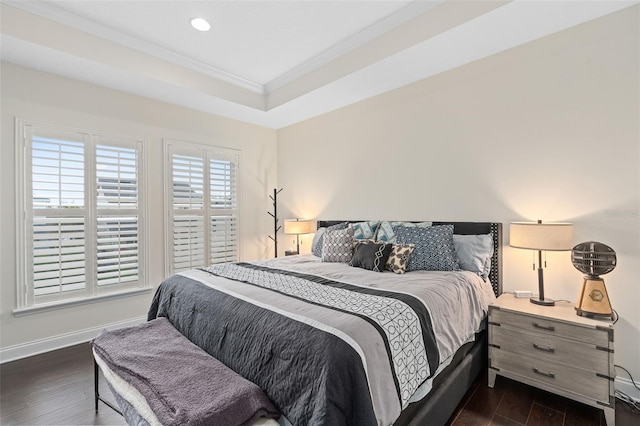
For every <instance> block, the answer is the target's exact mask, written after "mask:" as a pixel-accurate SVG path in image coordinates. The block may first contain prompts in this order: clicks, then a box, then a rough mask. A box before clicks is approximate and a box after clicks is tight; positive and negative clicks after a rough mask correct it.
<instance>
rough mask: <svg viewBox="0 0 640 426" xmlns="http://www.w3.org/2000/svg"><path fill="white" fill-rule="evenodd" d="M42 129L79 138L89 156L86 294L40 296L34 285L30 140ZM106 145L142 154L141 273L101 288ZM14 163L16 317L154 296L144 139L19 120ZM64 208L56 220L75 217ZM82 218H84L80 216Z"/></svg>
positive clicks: (34, 215) (86, 173) (139, 158)
mask: <svg viewBox="0 0 640 426" xmlns="http://www.w3.org/2000/svg"><path fill="white" fill-rule="evenodd" d="M37 127H41V128H44V129H46V131H47V132H50V134H53V133H55V132H60V133H68V134H76V136H78V137H79V139H80V138H81V139H82V144H83V150H84V160H83V167H84V176H83V184H84V205H83V208H82V209H81V210H82V214H78V217H82V218H83V220H84V227H85V229H84V253H85V259H86V260H85V272H84V288H83V289H79V290H74V291H69V292H63V293H56V294H52V295H41V296H36V295H35V294H34V293H35V283H34V280H33V263H34V261H33V223H34V219H36V218H37V217H42V216H41V215H38V213H42V212H38V211H37V210H40V209H37V208H34V206H33V185H32V180H33V170H32V165H33V157H32V151H31V149H32V145H31V135H32V132H33V130H34V128H37ZM99 145H107V146H112V147H125V146H126V147H127V148H131V147H135V151H136V153H137V166H136V174H137V179H138V181H139V182H137V197H138V201H137V208H136V209H134V210H135V212H136V213H137V232H138V234H137V237H138V238H137V247H138V257H137V271H138V279H137V280H136V281H134V282H130V283H119V284H115V285H107V286H104V287H102V286H99V285H98V280H97V274H98V258H97V252H98V249H97V240H98V211H99V209H98V206H97V200H98V192H97V187H98V184H97V181H96V180H97V175H98V171H97V166H96V158H95V157H96V152H97V150H96V147H97V146H99ZM15 147H16V152H15V160H16V173H15V176H16V182H15V184H16V192H15V194H16V196H15V197H16V263H17V269H16V278H17V279H16V309H15V310H14V311H13V313H14V314H15V315H20V314H26V313H30V312H39V311H43V310H47V309H49V308H58V307H61V306H64V305H73V304H83V303H88V302H92V301H96V300H102V299H111V298H114V297H120V296H123V295H127V294H137V293H140V292H147V291H149V290H150V289H151V288H150V285H149V274H148V265H149V261H148V247H149V244H148V234H149V233H148V219H147V216H146V212H147V211H148V208H147V196H146V193H147V188H146V184H147V172H148V171H147V143H146V140H144V139H138V138H133V137H129V136H122V135H115V134H110V133H105V132H100V131H92V130H87V129H81V128H76V127H71V126H64V125H58V124H52V123H47V122H41V121H35V120H26V119H21V118H18V117H16V118H15ZM64 210H65V209H64V208H54V209H52V212H53V213H54V216H55V215H56V214H57V215H59V216H60V217H65V216H74V215H73V214H71V215H69V214H68V213H67V212H64ZM79 213H80V212H79Z"/></svg>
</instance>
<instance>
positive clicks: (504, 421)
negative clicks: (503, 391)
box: [489, 414, 524, 426]
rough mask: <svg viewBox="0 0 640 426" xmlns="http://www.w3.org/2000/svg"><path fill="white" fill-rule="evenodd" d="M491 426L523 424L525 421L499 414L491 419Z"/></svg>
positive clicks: (520, 425) (521, 425)
mask: <svg viewBox="0 0 640 426" xmlns="http://www.w3.org/2000/svg"><path fill="white" fill-rule="evenodd" d="M489 425H490V426H523V425H524V423H520V422H516V421H515V420H511V419H508V418H506V417H502V416H500V415H498V414H496V415H495V416H493V419H491V423H489Z"/></svg>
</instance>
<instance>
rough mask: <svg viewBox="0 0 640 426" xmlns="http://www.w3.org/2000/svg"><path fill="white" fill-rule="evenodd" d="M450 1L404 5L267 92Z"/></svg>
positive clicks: (274, 82)
mask: <svg viewBox="0 0 640 426" xmlns="http://www.w3.org/2000/svg"><path fill="white" fill-rule="evenodd" d="M446 1H447V0H432V1H412V2H411V3H409V4H408V5H406V6H404V7H403V8H401V9H399V10H397V11H395V12H394V13H392V14H391V15H388V16H386V17H385V18H383V19H381V20H379V21H377V22H375V23H373V24H371V25H369V26H368V27H366V28H364V29H362V30H360V31H359V32H357V33H356V34H354V35H352V36H349V37H348V38H346V39H344V40H342V41H340V42H338V43H336V44H334V45H333V46H331V47H329V48H328V49H326V50H324V51H323V52H321V53H319V54H318V55H316V56H314V57H313V58H311V59H309V60H307V61H305V62H303V63H302V64H300V65H298V66H296V67H294V68H292V69H291V70H289V71H287V72H285V73H284V74H282V75H281V76H279V77H276V78H275V79H273V80H271V81H270V82H268V83H266V84H265V85H264V90H265V93H266V94H269V93H273V92H274V91H276V90H278V89H280V88H282V87H284V86H286V85H288V84H289V83H291V82H293V81H295V80H297V79H298V78H300V77H302V76H304V75H305V74H308V73H309V72H311V71H314V70H316V69H318V68H320V67H322V66H324V65H326V64H328V63H330V62H331V61H334V60H335V59H338V58H339V57H341V56H343V55H345V54H347V53H348V52H350V51H352V50H353V49H356V48H358V47H360V46H362V45H364V44H366V43H369V42H370V41H372V40H374V39H376V38H377V37H379V36H381V35H382V34H384V33H386V32H388V31H390V30H392V29H394V28H396V27H399V26H400V25H403V24H405V23H406V22H408V21H410V20H412V19H414V18H416V17H417V16H419V15H421V14H423V13H425V12H427V11H429V10H431V9H433V8H435V7H437V6H439V5H441V4H442V3H445V2H446Z"/></svg>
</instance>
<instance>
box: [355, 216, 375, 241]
mask: <svg viewBox="0 0 640 426" xmlns="http://www.w3.org/2000/svg"><path fill="white" fill-rule="evenodd" d="M379 224H380V221H379V220H370V221H369V222H358V223H352V224H350V225H349V226H350V227H352V228H353V238H355V239H356V240H372V239H373V237H375V235H376V231H377V230H378V225H379Z"/></svg>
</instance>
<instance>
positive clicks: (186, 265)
mask: <svg viewBox="0 0 640 426" xmlns="http://www.w3.org/2000/svg"><path fill="white" fill-rule="evenodd" d="M171 164H172V168H173V171H172V184H171V188H172V189H171V199H172V202H171V205H172V208H173V232H172V234H173V259H172V265H173V271H174V272H179V271H184V270H186V269H192V268H196V267H200V266H204V264H205V247H206V243H205V220H204V218H205V204H204V193H205V192H204V184H205V182H204V180H205V174H204V164H205V163H204V158H203V156H202V155H200V153H198V152H193V153H192V154H191V155H184V154H179V153H176V154H173V155H172V158H171Z"/></svg>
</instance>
